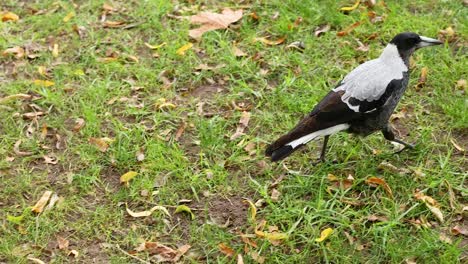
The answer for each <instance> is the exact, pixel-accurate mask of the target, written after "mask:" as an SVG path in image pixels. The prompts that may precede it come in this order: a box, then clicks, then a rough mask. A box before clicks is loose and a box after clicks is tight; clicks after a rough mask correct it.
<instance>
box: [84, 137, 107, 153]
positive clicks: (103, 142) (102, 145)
mask: <svg viewBox="0 0 468 264" xmlns="http://www.w3.org/2000/svg"><path fill="white" fill-rule="evenodd" d="M112 141H113V140H112V139H110V138H94V137H91V138H89V139H88V142H89V143H91V144H92V145H94V146H96V147H97V148H98V149H99V151H101V152H106V151H107V149H109V144H108V143H110V142H112Z"/></svg>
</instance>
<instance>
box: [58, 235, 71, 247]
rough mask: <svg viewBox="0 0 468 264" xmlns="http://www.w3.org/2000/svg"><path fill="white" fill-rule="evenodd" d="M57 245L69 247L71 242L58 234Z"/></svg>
mask: <svg viewBox="0 0 468 264" xmlns="http://www.w3.org/2000/svg"><path fill="white" fill-rule="evenodd" d="M57 245H58V248H59V249H67V248H68V246H69V245H70V242H69V241H68V240H67V239H65V238H63V237H61V236H57Z"/></svg>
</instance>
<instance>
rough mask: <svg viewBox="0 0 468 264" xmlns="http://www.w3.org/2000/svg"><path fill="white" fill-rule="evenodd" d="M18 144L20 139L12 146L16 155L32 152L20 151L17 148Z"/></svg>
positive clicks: (30, 153) (26, 154) (28, 154)
mask: <svg viewBox="0 0 468 264" xmlns="http://www.w3.org/2000/svg"><path fill="white" fill-rule="evenodd" d="M20 145H21V139H18V140H17V141H16V142H15V145H14V146H13V151H14V152H15V154H16V155H18V156H30V155H32V154H33V153H32V152H29V151H21V150H20V149H19V146H20Z"/></svg>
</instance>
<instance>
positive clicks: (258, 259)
mask: <svg viewBox="0 0 468 264" xmlns="http://www.w3.org/2000/svg"><path fill="white" fill-rule="evenodd" d="M249 256H250V257H251V258H252V259H253V260H255V261H256V262H257V263H259V264H263V263H264V262H265V257H262V256H260V255H259V254H258V253H257V252H255V251H251V252H249Z"/></svg>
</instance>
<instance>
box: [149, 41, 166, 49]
mask: <svg viewBox="0 0 468 264" xmlns="http://www.w3.org/2000/svg"><path fill="white" fill-rule="evenodd" d="M166 44H167V43H166V42H163V43H161V44H159V45H151V44H149V43H147V42H145V46H146V47H148V48H149V49H152V50H155V49H159V48H161V47H163V46H166Z"/></svg>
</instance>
